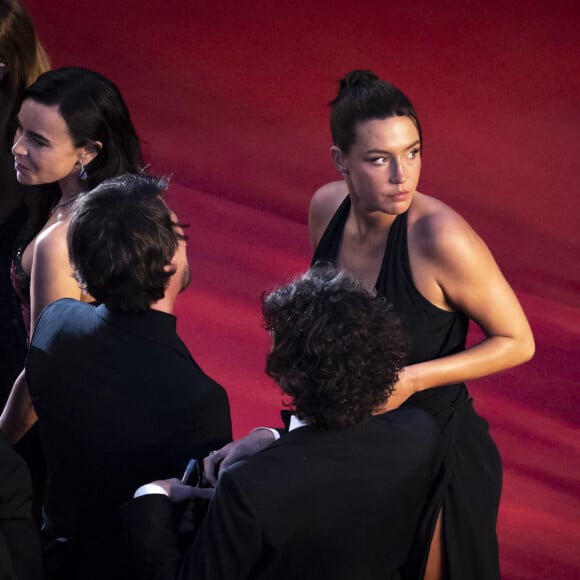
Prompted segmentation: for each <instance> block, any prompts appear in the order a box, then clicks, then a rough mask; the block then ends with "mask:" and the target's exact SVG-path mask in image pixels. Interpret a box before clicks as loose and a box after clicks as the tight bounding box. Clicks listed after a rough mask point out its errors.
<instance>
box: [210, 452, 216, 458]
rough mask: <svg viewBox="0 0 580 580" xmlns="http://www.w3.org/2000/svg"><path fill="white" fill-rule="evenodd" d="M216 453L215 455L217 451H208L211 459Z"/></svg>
mask: <svg viewBox="0 0 580 580" xmlns="http://www.w3.org/2000/svg"><path fill="white" fill-rule="evenodd" d="M216 453H217V451H210V452H209V456H210V457H211V456H212V455H215V454H216Z"/></svg>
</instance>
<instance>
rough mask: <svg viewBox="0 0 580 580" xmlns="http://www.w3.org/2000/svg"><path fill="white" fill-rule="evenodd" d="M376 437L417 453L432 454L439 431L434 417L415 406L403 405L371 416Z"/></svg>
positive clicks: (437, 441) (438, 441)
mask: <svg viewBox="0 0 580 580" xmlns="http://www.w3.org/2000/svg"><path fill="white" fill-rule="evenodd" d="M372 422H373V424H374V426H375V428H376V432H377V437H379V438H385V439H390V440H394V441H396V442H397V443H398V444H399V445H401V446H404V447H406V448H407V449H408V450H409V451H412V452H413V453H414V454H417V455H426V456H430V455H434V454H435V453H436V452H437V450H438V449H439V444H440V438H441V431H440V429H439V426H438V425H437V423H436V421H435V419H433V417H432V416H431V415H429V413H427V412H426V411H423V410H422V409H418V408H416V407H403V408H399V409H395V410H393V411H389V412H388V413H383V414H381V415H376V416H374V417H373V418H372Z"/></svg>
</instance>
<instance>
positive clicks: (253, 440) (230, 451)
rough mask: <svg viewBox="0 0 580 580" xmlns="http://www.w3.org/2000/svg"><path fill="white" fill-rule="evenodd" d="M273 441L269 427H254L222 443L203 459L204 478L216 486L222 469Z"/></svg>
mask: <svg viewBox="0 0 580 580" xmlns="http://www.w3.org/2000/svg"><path fill="white" fill-rule="evenodd" d="M273 442H274V435H273V434H272V432H271V431H270V430H269V429H260V428H258V429H254V430H253V431H250V433H249V434H248V435H246V436H245V437H242V439H238V440H237V441H232V442H231V443H228V444H227V445H224V446H223V447H222V448H221V449H218V450H217V451H212V452H211V453H210V454H209V455H208V456H207V457H206V458H205V459H204V460H203V472H204V479H205V481H206V482H207V483H209V484H210V485H212V486H214V487H215V486H216V484H217V480H218V479H219V476H220V474H221V473H222V471H223V470H224V469H225V468H226V467H228V465H231V464H232V463H235V462H236V461H239V460H240V459H244V458H245V457H250V456H252V455H255V454H256V453H258V452H259V451H262V450H263V449H266V447H269V446H270V445H271V444H272V443H273Z"/></svg>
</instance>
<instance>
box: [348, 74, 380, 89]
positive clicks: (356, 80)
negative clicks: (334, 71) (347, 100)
mask: <svg viewBox="0 0 580 580" xmlns="http://www.w3.org/2000/svg"><path fill="white" fill-rule="evenodd" d="M378 80H379V77H378V76H377V75H376V74H375V73H374V72H372V71H370V70H361V69H357V70H352V71H350V72H349V73H348V74H347V75H346V76H345V77H344V78H343V79H342V80H341V81H340V90H341V91H342V90H344V89H346V88H349V87H356V86H358V85H367V84H369V83H373V82H376V81H378Z"/></svg>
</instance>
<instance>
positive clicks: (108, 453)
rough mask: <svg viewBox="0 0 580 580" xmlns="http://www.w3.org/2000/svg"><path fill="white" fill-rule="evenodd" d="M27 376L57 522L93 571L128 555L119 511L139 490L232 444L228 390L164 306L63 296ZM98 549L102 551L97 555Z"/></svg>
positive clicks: (39, 337) (50, 309)
mask: <svg viewBox="0 0 580 580" xmlns="http://www.w3.org/2000/svg"><path fill="white" fill-rule="evenodd" d="M26 373H27V377H28V384H29V388H30V394H31V396H32V401H33V403H34V407H35V409H36V412H37V414H38V422H39V426H40V432H41V438H42V444H43V447H44V451H45V455H46V461H47V467H48V485H47V489H46V495H45V505H44V508H45V512H46V515H47V517H48V520H49V522H50V528H51V529H52V530H54V533H55V534H56V535H59V536H66V537H70V538H73V540H74V542H73V545H74V550H76V551H77V552H80V551H82V557H81V556H79V557H78V559H79V560H81V559H82V560H86V562H88V561H89V560H91V559H93V560H95V562H94V563H93V564H92V565H91V566H88V567H87V570H89V571H92V570H93V569H94V567H95V566H96V565H97V564H103V566H105V563H106V562H108V561H112V560H117V561H118V560H119V558H120V556H117V555H113V552H112V551H113V548H114V547H115V546H116V547H117V548H119V549H120V545H121V542H122V526H121V521H120V517H119V507H120V505H121V504H122V503H123V502H125V501H128V500H129V499H130V498H131V497H132V496H133V492H134V491H135V489H137V487H139V486H140V485H141V484H143V483H146V482H148V481H152V480H155V479H165V478H168V477H179V476H180V475H181V473H183V470H184V468H185V466H186V464H187V461H188V460H189V458H191V457H196V458H201V457H204V456H205V455H207V453H209V452H210V451H211V450H212V449H217V448H219V447H220V446H222V445H223V444H225V443H227V442H228V441H230V440H231V423H230V412H229V404H228V398H227V395H226V393H225V391H224V389H223V388H222V387H221V386H220V385H218V384H217V383H216V382H214V381H213V380H212V379H211V378H210V377H208V376H207V375H206V374H205V373H204V372H203V371H202V370H201V369H200V367H199V366H198V365H197V364H196V362H195V361H194V360H193V358H192V357H191V355H190V353H189V351H188V350H187V348H186V346H185V345H184V344H183V342H182V341H181V340H180V339H179V337H178V336H177V333H176V319H175V317H174V316H171V315H169V314H165V313H163V312H157V311H155V310H149V311H147V312H138V313H121V312H112V311H110V310H108V309H107V308H106V306H104V305H101V306H97V307H95V306H93V305H91V304H85V303H82V302H78V301H76V300H70V299H64V300H58V301H57V302H54V303H53V304H51V305H49V306H47V307H46V308H45V309H44V311H43V313H42V315H41V316H40V318H39V320H38V323H37V326H36V330H35V332H34V336H33V337H32V343H31V347H30V353H29V356H28V362H27V364H26ZM103 544H104V545H105V546H106V547H104V548H102V549H99V548H98V546H99V545H103ZM91 547H94V549H93V550H92V551H93V552H100V553H99V554H98V556H95V555H93V556H92V558H91V557H90V556H89V555H86V554H90V553H91ZM114 567H115V569H119V567H120V566H119V565H118V564H117V563H115V565H114ZM109 568H110V567H109ZM94 576H97V575H96V574H94ZM80 577H82V578H86V577H87V576H86V573H85V575H82V576H80Z"/></svg>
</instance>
